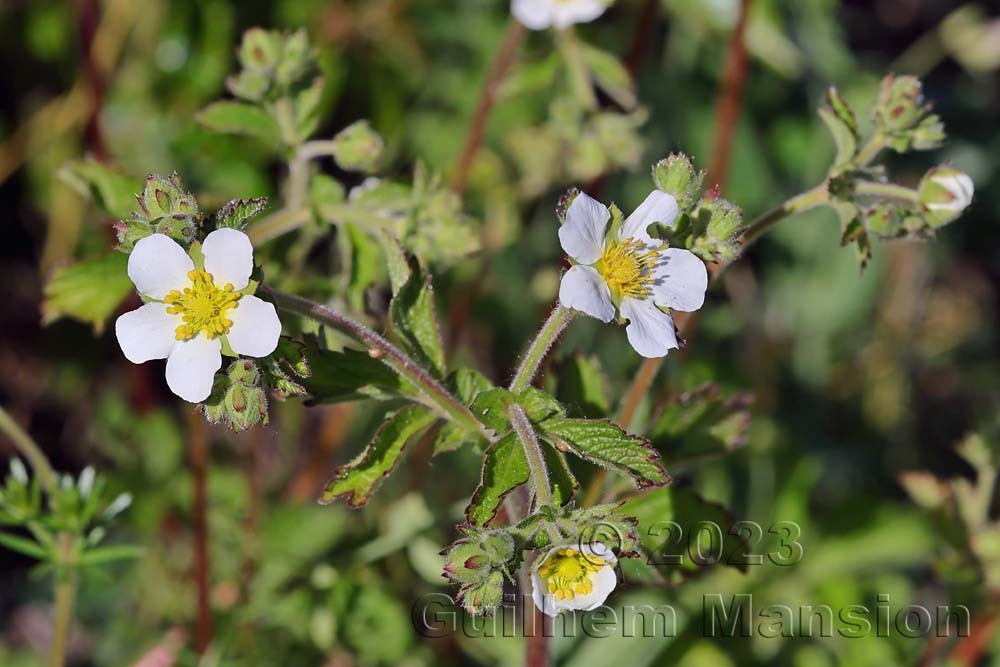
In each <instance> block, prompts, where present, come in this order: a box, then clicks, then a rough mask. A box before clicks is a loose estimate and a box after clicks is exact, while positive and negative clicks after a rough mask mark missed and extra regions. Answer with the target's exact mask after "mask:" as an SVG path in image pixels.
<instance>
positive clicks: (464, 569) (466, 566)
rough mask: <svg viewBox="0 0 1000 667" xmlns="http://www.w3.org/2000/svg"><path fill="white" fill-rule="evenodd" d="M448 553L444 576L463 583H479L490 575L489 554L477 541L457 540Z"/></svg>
mask: <svg viewBox="0 0 1000 667" xmlns="http://www.w3.org/2000/svg"><path fill="white" fill-rule="evenodd" d="M446 555H447V560H446V561H445V566H444V576H446V577H447V578H448V579H450V580H452V581H455V582H458V583H462V584H477V583H480V582H482V581H484V580H485V579H486V578H487V577H489V574H490V557H489V554H488V553H487V552H486V551H485V550H484V549H483V547H482V546H480V545H479V544H478V543H477V542H471V541H466V540H462V541H459V542H456V543H455V544H453V545H452V546H451V547H450V548H449V549H448V550H447V552H446Z"/></svg>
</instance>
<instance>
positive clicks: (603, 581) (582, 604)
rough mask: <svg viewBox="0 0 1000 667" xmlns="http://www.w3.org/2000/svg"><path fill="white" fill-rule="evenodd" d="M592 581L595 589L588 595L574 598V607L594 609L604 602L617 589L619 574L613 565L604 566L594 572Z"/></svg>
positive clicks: (586, 609)
mask: <svg viewBox="0 0 1000 667" xmlns="http://www.w3.org/2000/svg"><path fill="white" fill-rule="evenodd" d="M591 583H593V584H594V590H592V591H591V592H589V593H587V594H586V595H578V596H576V597H575V598H573V603H574V609H582V610H583V611H592V610H594V609H597V608H598V607H600V606H601V605H602V604H604V601H605V600H607V599H608V596H609V595H611V591H613V590H615V586H617V585H618V574H617V573H616V572H615V570H614V568H612V567H602V568H601V569H600V570H598V571H597V573H596V574H594V579H593V580H592V582H591Z"/></svg>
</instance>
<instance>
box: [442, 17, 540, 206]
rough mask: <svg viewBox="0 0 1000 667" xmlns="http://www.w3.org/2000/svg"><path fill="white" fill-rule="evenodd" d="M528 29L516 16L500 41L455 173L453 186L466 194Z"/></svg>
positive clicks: (457, 192) (458, 191)
mask: <svg viewBox="0 0 1000 667" xmlns="http://www.w3.org/2000/svg"><path fill="white" fill-rule="evenodd" d="M524 32H525V29H524V26H523V25H521V24H520V23H518V22H517V21H516V20H515V19H511V20H510V23H509V24H508V26H507V33H506V34H505V35H504V38H503V42H502V43H501V44H500V49H499V50H498V51H497V55H496V57H495V58H494V60H493V65H491V66H490V71H489V74H487V76H486V83H485V85H484V86H483V92H482V94H481V95H480V97H479V102H478V104H477V105H476V111H475V113H474V114H473V116H472V121H471V122H470V123H469V131H468V134H466V136H465V146H464V147H463V148H462V152H461V154H460V156H459V158H458V163H457V164H456V166H455V174H454V175H453V176H452V181H451V189H452V190H454V191H455V193H456V194H458V195H461V194H462V193H464V192H465V186H466V185H468V182H469V170H470V169H471V168H472V162H473V160H475V158H476V153H478V152H479V147H480V145H482V143H483V137H484V136H485V135H486V125H487V123H488V122H489V119H490V114H491V113H492V112H493V105H494V104H496V98H497V92H498V91H499V89H500V84H501V83H502V82H503V80H504V77H506V76H507V70H509V69H510V66H511V64H512V63H513V62H514V56H516V55H517V47H518V46H520V44H521V40H523V39H524Z"/></svg>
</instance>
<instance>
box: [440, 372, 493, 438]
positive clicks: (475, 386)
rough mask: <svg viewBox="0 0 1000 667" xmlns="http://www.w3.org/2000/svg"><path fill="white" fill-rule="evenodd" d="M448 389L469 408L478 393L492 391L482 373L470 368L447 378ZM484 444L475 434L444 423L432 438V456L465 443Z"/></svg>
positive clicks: (491, 385) (490, 383) (489, 383)
mask: <svg viewBox="0 0 1000 667" xmlns="http://www.w3.org/2000/svg"><path fill="white" fill-rule="evenodd" d="M448 388H449V389H451V391H452V392H453V393H454V394H455V396H456V397H457V398H458V400H460V401H462V403H463V404H465V405H468V406H471V405H472V404H473V402H474V401H475V399H476V396H478V395H479V394H480V393H482V392H484V391H489V390H491V389H494V386H493V383H492V382H490V381H489V380H488V379H487V378H486V377H485V376H483V374H482V373H480V372H479V371H475V370H473V369H471V368H459V369H458V370H456V371H455V372H453V373H452V374H451V375H450V376H448ZM478 442H485V440H484V439H483V438H482V437H480V436H479V434H477V433H469V431H467V430H466V429H464V428H462V427H461V426H458V425H456V424H453V423H451V422H448V423H445V424H444V425H442V426H441V429H440V430H439V431H438V432H437V434H436V435H435V437H434V455H435V456H437V455H438V454H441V453H442V452H450V451H453V450H455V449H458V448H459V447H461V446H462V445H464V444H466V443H478Z"/></svg>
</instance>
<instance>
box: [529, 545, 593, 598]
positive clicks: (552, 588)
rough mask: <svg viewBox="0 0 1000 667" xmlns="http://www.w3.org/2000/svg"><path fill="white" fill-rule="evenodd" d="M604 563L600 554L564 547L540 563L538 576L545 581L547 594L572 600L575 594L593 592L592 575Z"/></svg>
mask: <svg viewBox="0 0 1000 667" xmlns="http://www.w3.org/2000/svg"><path fill="white" fill-rule="evenodd" d="M606 564H607V561H606V560H605V559H603V558H601V557H600V556H595V555H593V554H586V553H583V552H582V551H580V550H579V549H572V548H569V547H566V548H564V549H560V550H558V551H556V552H555V553H554V554H552V555H550V556H549V557H548V558H547V559H546V560H545V562H544V563H542V565H541V567H539V568H538V576H540V577H541V578H542V581H544V582H545V585H546V589H547V590H548V592H549V595H552V596H553V597H554V598H555V599H557V600H564V599H565V600H572V599H573V598H574V597H576V596H577V595H587V594H588V593H591V592H593V590H594V583H593V581H592V579H593V575H594V573H595V572H597V571H598V570H600V569H601V568H602V567H604V566H605V565H606Z"/></svg>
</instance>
